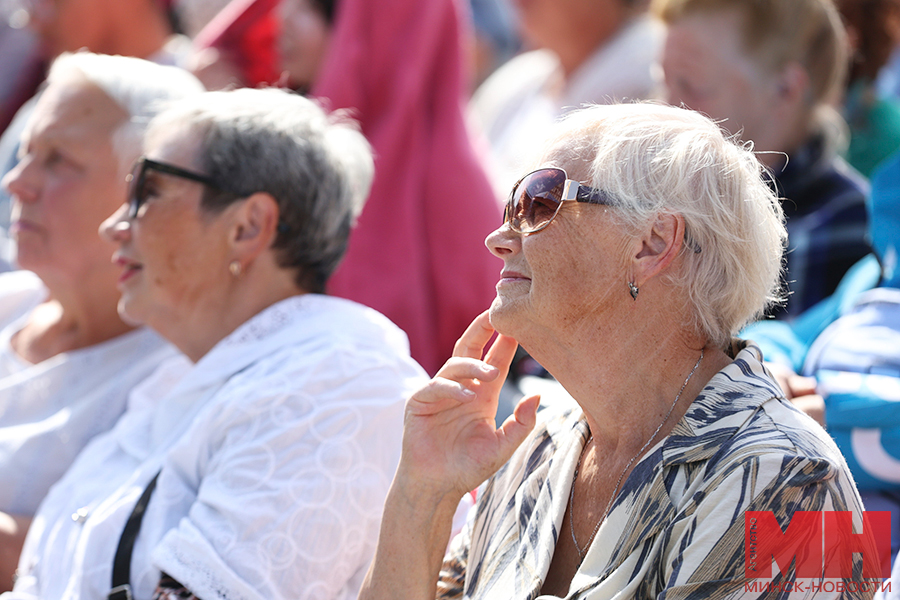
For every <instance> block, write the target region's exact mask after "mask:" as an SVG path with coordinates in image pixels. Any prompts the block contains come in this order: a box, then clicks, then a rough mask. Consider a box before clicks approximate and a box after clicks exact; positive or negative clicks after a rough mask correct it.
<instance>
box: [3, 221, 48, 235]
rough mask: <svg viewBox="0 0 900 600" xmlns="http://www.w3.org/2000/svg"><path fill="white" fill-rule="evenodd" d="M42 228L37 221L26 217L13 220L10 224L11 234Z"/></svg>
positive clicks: (34, 231) (36, 230)
mask: <svg viewBox="0 0 900 600" xmlns="http://www.w3.org/2000/svg"><path fill="white" fill-rule="evenodd" d="M40 230H41V228H40V226H39V225H38V224H37V223H33V222H31V221H27V220H25V219H19V220H18V221H13V222H12V223H11V224H10V226H9V233H10V235H11V236H16V235H18V234H20V233H36V232H38V231H40Z"/></svg>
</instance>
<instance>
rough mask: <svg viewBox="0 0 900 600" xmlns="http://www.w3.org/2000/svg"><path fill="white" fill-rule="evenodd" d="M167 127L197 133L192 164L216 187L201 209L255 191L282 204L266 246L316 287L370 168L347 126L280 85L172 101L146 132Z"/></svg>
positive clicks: (356, 207)
mask: <svg viewBox="0 0 900 600" xmlns="http://www.w3.org/2000/svg"><path fill="white" fill-rule="evenodd" d="M169 127H185V128H190V130H192V131H194V132H196V133H197V135H198V138H199V140H200V145H199V150H198V153H197V157H196V158H195V164H196V166H197V167H199V169H200V170H201V171H202V172H203V173H205V174H206V175H208V176H209V177H210V178H211V179H212V181H214V182H216V183H217V187H218V188H220V189H219V190H216V189H213V188H207V190H206V192H205V193H204V196H203V200H202V206H203V207H204V208H205V209H206V210H209V211H211V212H218V211H221V210H223V209H224V208H225V207H227V206H228V205H230V204H231V203H233V202H236V201H239V200H240V199H242V198H245V197H247V196H250V195H251V194H254V193H256V192H266V193H268V194H270V195H271V196H272V197H273V198H275V200H276V202H277V203H278V208H279V211H280V221H279V228H278V235H277V237H276V239H275V242H274V244H273V248H274V249H275V250H277V251H278V259H279V265H280V266H281V267H283V268H291V269H296V270H297V277H296V282H297V284H298V285H299V286H300V288H301V289H303V290H305V291H308V292H317V293H321V292H323V291H324V289H325V283H326V282H327V280H328V278H329V277H330V276H331V274H332V273H333V272H334V270H335V268H336V267H337V265H338V263H339V262H340V260H341V258H342V257H343V255H344V253H345V251H346V249H347V242H348V238H349V234H350V228H351V226H352V225H353V223H354V221H355V220H356V218H357V217H358V216H359V214H360V213H361V212H362V208H363V205H364V203H365V200H366V197H367V196H368V194H369V188H370V186H371V183H372V177H373V174H374V163H373V160H372V153H371V149H370V147H369V144H368V142H366V140H365V138H364V137H363V135H362V134H361V133H359V131H358V130H357V128H356V126H355V123H354V122H353V121H351V120H350V119H348V118H346V117H345V116H344V115H342V114H340V113H332V114H328V113H326V112H325V111H324V110H323V109H322V108H321V107H320V106H319V105H318V104H316V103H315V102H313V101H311V100H308V99H306V98H304V97H302V96H298V95H295V94H292V93H289V92H286V91H283V90H277V89H263V90H259V89H256V90H254V89H240V90H234V91H226V92H208V93H206V94H203V95H202V96H200V97H195V98H190V99H187V100H185V101H182V102H179V103H177V104H176V105H173V106H172V107H171V109H170V110H167V111H166V112H165V113H163V114H161V115H159V117H157V118H156V119H154V121H153V122H152V123H151V125H150V131H148V137H149V136H152V135H153V132H154V131H155V130H157V129H165V128H169ZM385 235H389V232H385Z"/></svg>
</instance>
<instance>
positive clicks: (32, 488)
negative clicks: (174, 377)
mask: <svg viewBox="0 0 900 600" xmlns="http://www.w3.org/2000/svg"><path fill="white" fill-rule="evenodd" d="M46 296H47V290H46V289H45V288H44V286H43V284H42V283H41V280H40V279H39V278H38V277H37V276H36V275H35V274H33V273H31V272H28V271H17V272H11V273H4V274H2V275H0V482H3V483H2V485H0V511H3V512H6V513H10V514H15V515H22V516H28V517H30V516H32V515H34V513H35V511H37V508H38V505H39V504H40V502H41V500H43V498H44V496H46V495H47V491H48V490H49V489H50V486H52V485H53V484H54V483H55V482H56V481H57V480H58V479H59V478H60V477H62V475H63V473H65V472H66V469H68V468H69V465H71V464H72V462H73V461H74V460H75V457H76V456H78V453H79V452H81V450H82V448H84V447H85V445H86V444H87V443H88V442H89V441H90V440H91V438H93V437H94V436H96V435H98V434H100V433H103V432H106V431H108V430H110V429H111V428H112V427H113V425H115V423H116V420H117V419H118V418H119V416H121V415H122V413H123V412H124V411H125V404H126V399H127V397H128V391H129V390H130V389H131V388H132V387H134V386H135V385H136V384H137V383H138V382H140V381H141V380H143V379H145V378H146V377H147V376H148V375H149V374H150V373H152V372H153V370H154V369H156V368H157V367H158V366H159V364H160V363H161V362H162V361H164V360H166V359H167V358H169V357H171V356H173V355H174V354H176V352H177V351H176V350H175V349H174V348H173V347H172V346H171V345H170V344H168V343H166V342H165V341H163V340H162V338H160V337H159V336H157V335H156V334H155V333H153V332H152V331H150V330H148V329H138V330H134V331H131V332H129V333H126V334H124V335H120V336H118V337H116V338H114V339H111V340H108V341H106V342H103V343H101V344H96V345H94V346H90V347H88V348H81V349H79V350H74V351H72V352H65V353H62V354H58V355H56V356H54V357H52V358H50V359H48V360H45V361H43V362H41V363H39V364H31V363H28V362H27V361H25V360H23V359H22V358H21V357H19V356H18V355H17V354H16V353H15V351H14V350H13V348H12V344H11V341H10V340H11V339H12V336H14V335H15V334H16V333H17V332H18V331H19V330H20V329H21V328H22V327H23V326H24V324H25V322H26V321H27V319H28V317H29V316H30V314H31V311H32V310H33V309H34V308H35V307H36V306H37V305H38V304H40V303H41V302H43V301H44V299H45V298H46Z"/></svg>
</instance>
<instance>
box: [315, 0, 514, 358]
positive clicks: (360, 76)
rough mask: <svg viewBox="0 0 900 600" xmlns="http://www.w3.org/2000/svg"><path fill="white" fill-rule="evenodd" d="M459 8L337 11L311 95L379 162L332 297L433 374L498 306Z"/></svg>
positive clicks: (496, 221)
mask: <svg viewBox="0 0 900 600" xmlns="http://www.w3.org/2000/svg"><path fill="white" fill-rule="evenodd" d="M460 10H461V8H460V6H459V4H458V3H457V2H456V0H340V2H338V3H337V15H336V22H335V27H334V31H333V34H332V38H331V49H330V53H329V55H328V57H327V58H326V60H325V64H324V65H323V68H322V70H321V71H320V75H319V77H318V81H317V82H316V84H315V86H314V88H313V95H314V96H316V97H319V98H320V99H323V102H324V103H325V105H326V107H328V108H331V109H341V108H349V109H351V115H352V116H353V117H354V118H356V119H357V120H359V122H360V123H361V126H362V131H363V133H364V134H365V136H366V137H367V138H368V140H369V142H370V143H371V144H372V146H373V148H374V152H375V181H374V183H373V187H372V193H371V195H370V197H369V200H368V203H367V204H366V207H365V209H364V211H363V213H362V216H361V217H360V219H359V222H358V225H357V227H356V229H355V230H354V231H353V233H352V235H351V237H350V244H349V248H348V251H347V255H346V258H345V259H344V261H343V263H342V264H341V266H340V267H339V268H338V270H337V272H336V273H335V275H334V276H333V277H332V279H331V281H330V283H329V293H332V294H334V295H337V296H342V297H345V298H349V299H352V300H356V301H358V302H361V303H363V304H366V305H369V306H371V307H373V308H375V309H377V310H379V311H381V312H382V313H384V314H385V315H387V316H388V317H389V318H390V319H391V320H392V321H394V322H395V323H396V324H397V325H399V326H400V327H401V328H402V329H403V330H404V331H406V333H407V335H408V336H409V339H410V346H411V350H412V355H413V357H414V358H415V359H416V360H418V361H419V362H420V363H421V364H422V366H423V367H425V369H426V370H428V371H429V372H430V373H434V372H435V371H436V370H437V369H438V368H439V367H440V365H441V364H442V363H443V361H444V360H446V359H447V358H448V357H449V356H450V354H451V352H452V349H453V344H454V342H455V341H456V339H457V338H458V337H459V335H460V334H461V333H462V332H463V330H464V329H465V327H466V326H467V325H468V324H469V322H470V321H471V320H472V319H473V318H474V317H475V316H476V315H478V314H479V313H480V312H481V311H483V310H485V309H486V308H487V307H488V306H489V305H490V302H491V300H492V299H493V297H494V285H495V284H496V282H497V280H498V278H499V273H500V269H501V266H502V263H501V261H500V260H499V259H497V258H495V257H493V256H491V255H490V253H489V252H488V250H487V249H486V248H485V245H484V238H485V237H486V236H487V234H488V233H490V232H491V231H492V230H493V229H494V228H496V227H498V226H499V225H500V222H501V211H500V206H499V204H498V203H497V201H496V199H495V198H494V196H493V192H492V190H491V186H490V185H489V183H488V179H487V177H486V175H485V174H484V171H483V170H482V168H481V166H480V165H479V163H478V159H477V158H476V155H475V153H474V151H473V149H472V145H471V142H470V139H469V136H468V132H467V131H466V128H465V124H464V119H463V102H464V96H463V90H464V89H465V86H464V81H465V75H466V74H465V68H464V64H463V56H464V52H463V44H462V40H463V35H464V34H465V33H467V32H465V31H463V24H464V23H465V21H464V20H463V19H461V13H460Z"/></svg>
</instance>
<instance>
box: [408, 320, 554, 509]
mask: <svg viewBox="0 0 900 600" xmlns="http://www.w3.org/2000/svg"><path fill="white" fill-rule="evenodd" d="M493 333H494V329H493V327H491V324H490V320H489V318H488V313H487V312H485V313H483V314H481V315H479V316H478V317H477V318H476V319H475V320H474V321H473V322H472V324H471V325H470V326H469V327H468V328H467V329H466V331H465V333H463V335H462V337H461V338H460V339H459V341H458V342H457V343H456V347H455V348H454V351H453V357H452V358H450V360H448V361H447V362H446V363H445V364H444V366H443V367H442V368H441V369H440V371H438V373H437V375H436V376H435V378H434V379H432V380H431V382H430V383H428V384H427V385H426V386H425V387H424V388H422V389H421V390H419V391H418V392H416V393H415V394H414V395H413V396H412V398H410V400H409V402H407V405H406V421H405V424H404V433H403V457H402V459H401V464H400V469H398V475H401V474H403V475H405V476H407V477H409V478H410V480H411V481H415V482H416V483H417V485H419V486H428V487H429V488H430V490H431V491H432V493H437V494H439V495H443V494H453V495H454V496H455V495H458V496H459V497H460V498H461V497H462V495H463V494H465V493H466V492H468V491H470V490H472V489H474V488H475V487H477V486H478V485H480V484H481V483H482V482H483V481H484V480H485V479H487V478H488V477H490V476H491V475H492V474H493V473H494V472H495V471H496V470H497V469H499V468H500V466H501V465H503V463H505V462H506V461H507V460H509V457H510V456H512V453H513V452H514V451H515V449H516V448H517V447H518V446H519V445H520V444H521V443H522V441H523V440H524V439H525V437H526V436H527V435H528V433H529V432H530V431H531V429H532V428H533V427H534V423H535V419H536V412H537V406H538V403H539V400H540V398H539V397H538V396H532V397H529V398H525V399H523V400H522V401H521V402H520V403H519V406H517V407H516V410H515V412H514V414H513V415H512V416H510V417H509V418H508V419H507V420H506V422H505V423H504V424H503V425H502V426H501V427H499V428H497V427H496V426H495V422H494V418H495V415H496V413H497V402H498V398H499V395H500V389H501V387H502V386H503V382H504V380H505V379H506V374H507V371H508V370H509V365H510V363H511V361H512V358H513V355H514V354H515V351H516V347H517V345H518V344H517V343H516V341H515V340H514V339H512V338H510V337H507V336H504V335H498V336H497V338H496V340H495V341H494V343H493V345H492V346H491V347H490V349H489V350H488V352H487V355H486V356H485V357H484V359H483V360H482V354H483V352H484V348H485V346H486V345H487V343H488V342H489V341H490V339H491V336H492V335H493Z"/></svg>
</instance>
